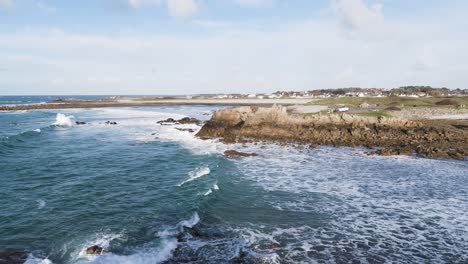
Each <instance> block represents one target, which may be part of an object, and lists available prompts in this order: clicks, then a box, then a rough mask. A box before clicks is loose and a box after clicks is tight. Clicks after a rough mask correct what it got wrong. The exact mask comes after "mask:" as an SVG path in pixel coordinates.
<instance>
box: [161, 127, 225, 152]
mask: <svg viewBox="0 0 468 264" xmlns="http://www.w3.org/2000/svg"><path fill="white" fill-rule="evenodd" d="M177 128H190V129H193V130H195V132H194V133H188V132H186V131H179V130H177ZM200 129H201V126H198V125H178V126H160V127H159V130H158V133H157V137H158V140H162V141H172V142H177V143H178V144H180V145H181V146H182V147H184V148H187V149H189V150H191V151H192V152H194V153H196V154H203V155H205V154H220V153H223V152H224V151H225V150H226V149H227V147H226V145H225V144H222V143H220V142H219V140H213V139H208V140H202V139H199V138H197V137H196V136H195V135H196V134H197V132H198V131H199V130H200Z"/></svg>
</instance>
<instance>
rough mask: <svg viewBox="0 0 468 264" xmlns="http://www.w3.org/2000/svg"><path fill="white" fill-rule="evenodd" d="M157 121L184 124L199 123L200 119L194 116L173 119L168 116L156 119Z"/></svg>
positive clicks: (162, 123)
mask: <svg viewBox="0 0 468 264" xmlns="http://www.w3.org/2000/svg"><path fill="white" fill-rule="evenodd" d="M157 123H158V124H161V125H169V124H174V125H178V124H182V125H185V124H200V123H201V121H200V120H198V119H196V118H192V117H184V118H182V119H180V120H175V119H174V118H168V119H166V120H161V121H158V122H157Z"/></svg>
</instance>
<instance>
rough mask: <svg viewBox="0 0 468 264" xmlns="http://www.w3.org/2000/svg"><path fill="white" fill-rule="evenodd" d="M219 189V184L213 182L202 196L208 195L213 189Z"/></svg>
mask: <svg viewBox="0 0 468 264" xmlns="http://www.w3.org/2000/svg"><path fill="white" fill-rule="evenodd" d="M218 190H219V186H218V184H217V183H215V184H213V187H211V188H210V189H209V190H208V191H207V192H206V193H205V194H204V196H208V195H210V194H212V193H213V191H218Z"/></svg>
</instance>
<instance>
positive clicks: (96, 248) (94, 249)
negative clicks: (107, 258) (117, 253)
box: [86, 245, 108, 255]
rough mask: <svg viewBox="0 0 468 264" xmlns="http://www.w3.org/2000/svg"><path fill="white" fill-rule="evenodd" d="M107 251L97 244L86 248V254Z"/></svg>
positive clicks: (98, 253)
mask: <svg viewBox="0 0 468 264" xmlns="http://www.w3.org/2000/svg"><path fill="white" fill-rule="evenodd" d="M107 252H108V251H107V250H105V249H104V248H102V247H100V246H98V245H94V246H91V247H89V248H87V249H86V254H88V255H100V254H104V253H107Z"/></svg>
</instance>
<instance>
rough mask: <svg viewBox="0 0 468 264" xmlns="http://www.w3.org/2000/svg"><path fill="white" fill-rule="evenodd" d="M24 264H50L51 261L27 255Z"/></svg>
mask: <svg viewBox="0 0 468 264" xmlns="http://www.w3.org/2000/svg"><path fill="white" fill-rule="evenodd" d="M24 264H52V261H50V260H49V259H48V258H37V257H35V256H33V255H32V254H30V255H28V258H27V259H26V262H24Z"/></svg>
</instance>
